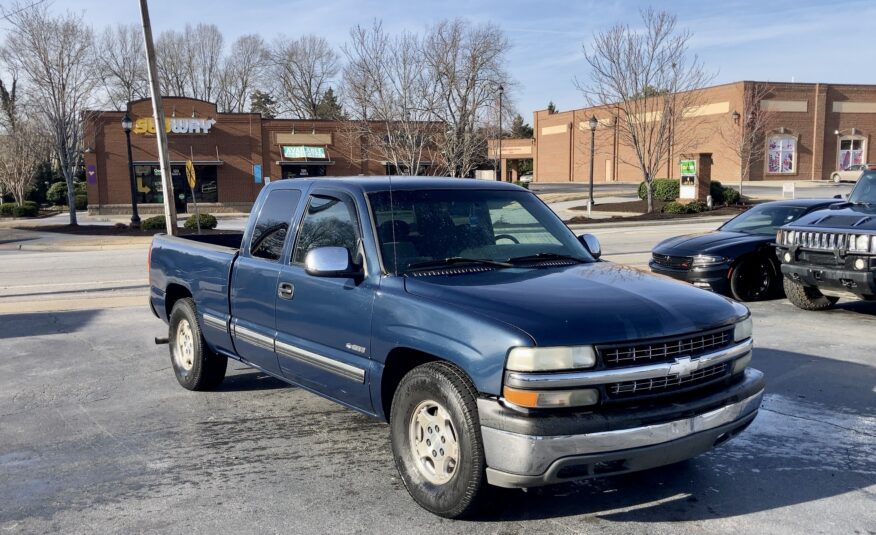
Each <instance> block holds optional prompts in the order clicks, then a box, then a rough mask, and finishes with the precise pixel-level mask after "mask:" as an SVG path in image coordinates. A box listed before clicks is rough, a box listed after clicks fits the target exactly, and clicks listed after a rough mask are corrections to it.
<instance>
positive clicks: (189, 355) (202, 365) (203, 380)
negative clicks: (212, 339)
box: [169, 299, 228, 390]
mask: <svg viewBox="0 0 876 535" xmlns="http://www.w3.org/2000/svg"><path fill="white" fill-rule="evenodd" d="M169 330H170V336H169V342H170V344H169V345H170V362H171V365H172V366H173V372H174V374H175V375H176V380H177V381H179V384H180V385H182V387H183V388H186V389H188V390H213V389H214V388H216V387H217V386H219V385H220V384H221V383H222V380H223V379H225V368H226V366H227V365H228V358H227V357H225V356H223V355H219V354H217V353H214V352H213V351H210V348H209V347H207V344H206V342H205V341H204V337H203V336H202V335H201V327H200V325H199V324H198V316H197V312H196V311H195V302H194V301H192V300H191V299H180V300H179V301H177V302H176V303H174V305H173V310H172V311H171V312H170V324H169Z"/></svg>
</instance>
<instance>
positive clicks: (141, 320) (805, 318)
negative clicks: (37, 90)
mask: <svg viewBox="0 0 876 535" xmlns="http://www.w3.org/2000/svg"><path fill="white" fill-rule="evenodd" d="M717 224H718V222H715V221H708V222H700V223H693V224H690V223H688V224H669V225H647V224H645V225H637V226H612V227H608V226H602V227H595V230H593V229H591V230H590V231H592V232H595V233H596V234H597V236H598V237H599V238H600V239H601V240H602V243H603V247H604V250H605V252H606V258H607V259H609V260H612V261H616V262H621V263H626V264H631V265H634V266H637V267H641V266H643V265H644V264H645V262H646V261H647V258H648V256H649V251H650V247H651V246H652V245H653V244H655V243H656V242H657V241H659V240H661V239H663V238H665V237H668V236H672V235H675V234H679V233H682V232H694V231H701V230H708V229H711V228H715V227H716V226H717ZM145 261H146V251H145V249H130V250H123V251H113V250H105V251H89V252H51V251H25V250H22V251H16V250H3V251H0V281H2V282H0V349H2V351H0V467H2V469H0V532H3V533H5V532H10V533H45V532H49V531H63V532H69V533H117V532H126V533H127V532H142V531H160V532H187V533H191V532H198V533H207V532H222V533H225V532H243V533H253V532H260V533H261V532H269V533H270V532H278V533H279V532H295V533H309V532H330V533H360V532H367V533H427V532H432V533H434V532H435V531H436V530H444V531H449V532H466V533H469V532H470V533H526V534H527V535H530V534H534V533H591V532H594V533H595V532H601V533H704V532H708V533H789V534H790V533H795V534H796V533H831V534H835V533H874V532H876V361H874V358H876V357H874V355H876V341H874V339H873V333H874V332H876V303H852V302H846V301H841V302H840V305H839V306H838V307H837V308H835V309H834V310H831V311H828V312H821V313H814V312H804V311H801V310H798V309H797V308H795V307H794V306H792V305H791V304H790V303H788V301H787V300H784V299H782V300H775V301H768V302H762V303H755V304H753V305H752V306H751V309H752V313H753V315H754V318H755V339H756V342H757V346H758V348H757V350H756V352H755V357H754V361H753V364H752V365H753V366H754V367H756V368H759V369H761V370H763V371H764V372H765V373H766V376H767V380H768V386H767V393H766V396H765V399H764V404H763V407H762V409H761V412H760V415H759V416H758V418H757V420H756V421H755V423H754V424H753V425H752V426H751V427H750V428H749V429H748V430H747V431H746V432H745V433H743V434H742V435H741V436H740V437H738V438H736V439H734V440H733V441H731V442H729V443H727V444H725V445H723V446H721V447H720V448H718V449H716V450H713V451H712V452H710V453H708V454H706V455H703V456H701V457H698V458H696V459H693V460H690V461H687V462H684V463H681V464H677V465H673V466H668V467H664V468H660V469H656V470H651V471H648V472H644V473H638V474H630V475H626V476H620V477H612V478H607V479H602V480H595V481H588V482H583V483H576V484H567V485H561V486H554V487H547V488H541V489H533V490H530V491H528V492H522V491H497V492H496V494H495V496H494V498H493V500H492V503H491V505H490V506H489V507H488V508H487V510H485V511H484V512H483V513H482V514H481V515H480V516H479V517H478V518H476V519H474V520H470V521H449V520H444V519H441V518H438V517H435V516H432V515H431V514H429V513H427V512H425V511H424V510H422V509H420V508H419V507H418V506H417V505H416V504H415V503H414V502H413V501H412V500H411V499H410V498H409V497H408V495H407V493H406V491H405V489H404V488H403V486H402V484H401V482H400V480H399V478H398V475H397V473H396V470H395V468H394V466H393V462H392V457H391V454H390V451H389V441H388V434H389V431H388V427H387V426H386V425H385V424H383V423H381V422H376V421H373V420H370V419H368V418H366V417H364V416H362V415H360V414H358V413H356V412H354V411H351V410H347V409H344V408H342V407H340V406H339V405H336V404H334V403H331V402H329V401H325V400H323V399H321V398H319V397H317V396H315V395H312V394H309V393H307V392H305V391H303V390H300V389H297V388H294V387H290V386H287V385H286V384H284V383H281V382H280V381H277V380H275V379H272V378H269V377H267V376H265V375H263V374H260V373H258V372H255V371H254V370H252V369H248V368H245V367H243V366H242V365H240V364H238V363H233V362H232V363H229V376H228V377H227V378H226V380H225V382H224V383H223V385H222V387H221V388H220V389H219V390H218V391H216V392H210V393H193V392H189V391H186V390H184V389H182V388H181V387H179V386H178V384H177V383H176V380H175V379H174V377H173V372H172V370H171V367H170V361H169V358H168V356H167V347H166V346H156V345H154V344H153V342H152V339H153V337H155V336H163V335H165V334H166V327H165V326H164V324H163V323H161V322H160V321H159V320H157V319H155V318H154V317H153V316H152V315H151V313H150V312H149V310H148V307H147V305H146V301H145V299H146V298H145V295H146V284H147V283H146V280H145ZM141 302H142V304H139V305H138V303H141ZM74 304H75V306H74ZM135 305H137V306H135Z"/></svg>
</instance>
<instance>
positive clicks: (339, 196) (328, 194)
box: [285, 189, 368, 273]
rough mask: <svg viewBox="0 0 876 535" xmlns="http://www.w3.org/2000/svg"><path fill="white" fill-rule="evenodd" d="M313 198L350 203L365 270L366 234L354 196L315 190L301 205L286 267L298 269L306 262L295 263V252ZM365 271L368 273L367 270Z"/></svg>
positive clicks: (345, 193)
mask: <svg viewBox="0 0 876 535" xmlns="http://www.w3.org/2000/svg"><path fill="white" fill-rule="evenodd" d="M313 197H330V198H335V199H337V200H339V201H341V202H343V203H349V204H348V206H349V207H352V209H353V215H354V217H355V220H356V222H355V223H356V224H355V228H356V232H357V233H358V236H357V240H356V245H357V248H358V249H359V254H360V255H361V256H362V265H363V266H362V267H363V268H364V267H365V266H367V263H368V261H367V259H366V254H365V250H364V247H363V242H364V233H363V232H362V221H361V218H360V217H359V210H358V207H357V206H356V200H355V199H354V198H353V197H352V195H350V194H348V193H347V192H341V191H328V190H323V189H315V190H312V191H309V192H308V193H307V199H306V200H305V202H304V203H303V204H302V205H301V215H300V216H299V218H298V223H297V224H296V225H295V242H294V243H292V244H291V248H290V249H289V256H288V260H287V261H286V262H285V265H287V266H297V267H303V266H304V262H295V251H296V250H297V249H298V240H300V239H301V228H302V227H303V226H304V218H305V217H307V210H308V208H310V201H311V199H312V198H313ZM353 260H355V259H353ZM365 271H366V273H367V270H365Z"/></svg>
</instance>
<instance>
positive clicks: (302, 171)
mask: <svg viewBox="0 0 876 535" xmlns="http://www.w3.org/2000/svg"><path fill="white" fill-rule="evenodd" d="M281 169H282V170H283V178H309V177H314V176H325V165H303V164H286V163H284V164H282V165H281Z"/></svg>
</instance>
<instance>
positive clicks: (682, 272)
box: [648, 260, 730, 294]
mask: <svg viewBox="0 0 876 535" xmlns="http://www.w3.org/2000/svg"><path fill="white" fill-rule="evenodd" d="M648 267H649V268H651V271H652V272H653V273H657V274H660V275H666V276H667V277H672V278H673V279H677V280H680V281H684V282H687V283H690V284H693V285H694V286H696V287H697V288H703V289H706V290H712V291H713V292H716V293H721V294H724V293H727V292H729V291H730V283H729V281H728V279H727V274H728V273H729V271H730V265H729V264H718V265H716V266H709V267H695V268H691V269H676V268H671V267H666V266H663V265H660V264H658V263H656V262H654V261H653V260H651V261H650V262H648Z"/></svg>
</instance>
